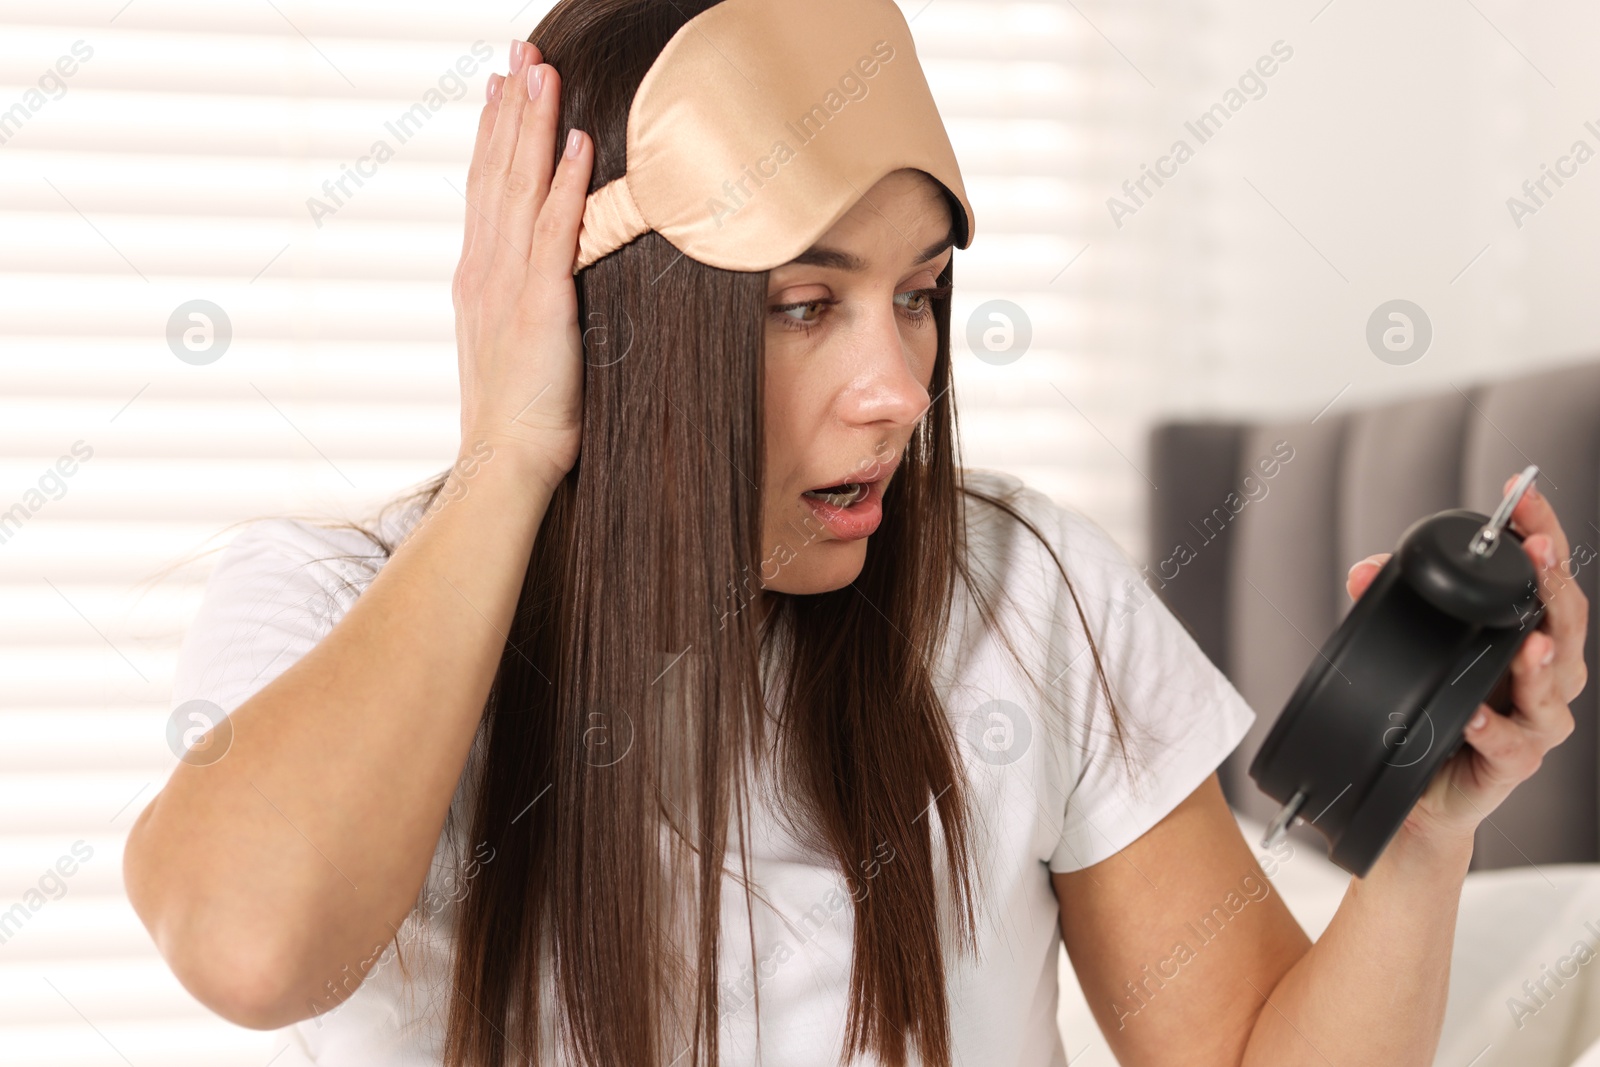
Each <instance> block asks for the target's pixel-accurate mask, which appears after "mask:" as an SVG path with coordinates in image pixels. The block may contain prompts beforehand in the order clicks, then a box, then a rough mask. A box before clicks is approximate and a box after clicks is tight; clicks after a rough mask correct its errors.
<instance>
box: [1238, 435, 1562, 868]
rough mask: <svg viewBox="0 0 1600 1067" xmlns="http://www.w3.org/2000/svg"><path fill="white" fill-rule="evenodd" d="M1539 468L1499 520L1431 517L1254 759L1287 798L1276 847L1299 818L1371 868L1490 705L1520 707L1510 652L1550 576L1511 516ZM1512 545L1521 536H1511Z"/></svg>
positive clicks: (1361, 602) (1519, 485)
mask: <svg viewBox="0 0 1600 1067" xmlns="http://www.w3.org/2000/svg"><path fill="white" fill-rule="evenodd" d="M1538 472H1539V470H1538V467H1537V466H1533V465H1530V466H1528V467H1527V468H1526V469H1524V470H1523V472H1522V474H1521V475H1520V476H1519V477H1518V478H1517V481H1516V483H1515V484H1514V485H1513V486H1512V487H1511V491H1510V492H1508V493H1507V494H1506V496H1505V499H1504V500H1502V501H1501V502H1500V506H1499V507H1498V508H1496V509H1495V513H1494V515H1493V516H1485V515H1482V514H1480V513H1478V512H1476V511H1469V510H1467V509H1465V508H1455V509H1451V510H1449V511H1441V512H1439V513H1438V514H1436V515H1431V516H1428V517H1427V518H1424V519H1419V520H1417V521H1416V522H1415V523H1413V524H1412V525H1411V526H1410V527H1409V528H1408V529H1407V530H1406V531H1405V533H1404V534H1403V535H1402V537H1401V539H1400V544H1399V546H1398V547H1397V548H1396V549H1395V552H1394V555H1393V556H1391V557H1390V558H1389V560H1388V561H1387V562H1385V563H1384V565H1383V567H1382V568H1381V569H1380V570H1379V571H1378V574H1377V576H1376V577H1374V578H1373V580H1372V584H1371V586H1369V587H1368V589H1367V591H1366V592H1365V593H1363V594H1362V595H1361V597H1360V598H1359V599H1357V601H1356V602H1355V605H1354V606H1353V607H1352V608H1351V609H1350V611H1349V613H1348V614H1347V615H1346V616H1345V618H1344V620H1343V621H1342V622H1341V623H1340V624H1339V626H1338V628H1337V629H1336V630H1334V632H1333V634H1332V636H1331V637H1329V638H1328V639H1327V641H1326V642H1325V643H1324V644H1323V646H1322V648H1321V650H1320V651H1319V652H1318V653H1317V657H1316V659H1314V660H1313V661H1312V662H1311V665H1310V667H1309V668H1307V670H1306V673H1305V675H1304V677H1302V678H1301V679H1300V684H1299V685H1298V686H1297V687H1296V688H1295V690H1294V693H1293V694H1292V695H1291V696H1290V697H1289V701H1288V703H1287V704H1285V705H1284V708H1283V712H1282V714H1280V715H1279V716H1278V719H1277V721H1276V722H1274V723H1273V725H1272V729H1271V730H1270V731H1269V732H1268V734H1267V737H1266V740H1265V741H1263V742H1262V744H1261V749H1260V751H1258V752H1257V753H1256V756H1255V759H1254V760H1252V761H1251V763H1250V777H1251V778H1253V779H1255V782H1256V784H1257V785H1258V786H1260V788H1261V790H1262V791H1263V792H1264V793H1266V794H1267V795H1268V796H1270V797H1272V798H1273V799H1274V800H1277V801H1279V802H1281V803H1282V804H1283V808H1282V809H1281V810H1280V811H1279V813H1278V816H1277V818H1276V819H1274V820H1273V821H1272V824H1271V825H1270V826H1269V827H1268V828H1267V833H1266V836H1265V837H1264V838H1263V840H1262V847H1264V848H1269V847H1271V846H1272V845H1273V844H1274V843H1276V841H1277V840H1278V839H1280V838H1281V837H1282V836H1283V835H1284V834H1285V833H1286V832H1287V831H1288V828H1289V825H1290V823H1292V822H1294V821H1295V820H1297V819H1298V820H1300V821H1302V822H1305V823H1307V824H1309V825H1310V826H1312V827H1313V828H1314V829H1316V830H1317V831H1319V832H1320V833H1321V834H1322V835H1323V836H1324V837H1326V838H1327V840H1328V848H1329V856H1330V858H1331V859H1332V860H1333V862H1334V863H1336V864H1338V865H1339V866H1340V867H1342V868H1344V869H1345V870H1346V871H1349V872H1350V873H1351V874H1354V875H1356V876H1358V877H1360V876H1364V875H1365V874H1366V873H1367V871H1368V870H1369V869H1371V867H1372V864H1373V863H1374V862H1375V861H1376V860H1377V858H1378V856H1379V855H1381V854H1382V852H1383V850H1384V848H1385V847H1386V846H1387V845H1388V843H1389V841H1390V839H1391V838H1393V837H1394V835H1395V832H1396V831H1398V830H1399V829H1400V826H1401V824H1402V823H1404V822H1405V818H1406V816H1407V815H1408V814H1410V812H1411V809H1412V807H1414V806H1415V805H1416V802H1417V800H1418V798H1420V797H1421V796H1422V792H1423V790H1424V789H1426V788H1427V785H1428V783H1429V782H1430V781H1431V780H1432V779H1433V776H1434V774H1435V773H1436V772H1437V771H1438V770H1439V767H1440V766H1441V765H1442V764H1443V763H1444V762H1445V761H1446V760H1447V759H1449V758H1450V757H1451V756H1452V755H1453V754H1454V753H1455V751H1456V750H1457V749H1458V748H1460V747H1461V745H1462V744H1463V741H1464V738H1463V734H1464V731H1465V729H1466V725H1467V722H1468V720H1470V719H1471V718H1472V716H1473V713H1474V712H1476V711H1477V709H1478V706H1479V705H1480V704H1485V703H1487V704H1488V705H1489V706H1490V707H1491V708H1493V709H1494V710H1495V711H1497V712H1499V713H1500V714H1502V715H1506V714H1510V712H1511V700H1510V689H1511V674H1510V667H1511V661H1512V659H1513V658H1514V657H1515V656H1516V654H1517V649H1519V648H1521V647H1522V642H1523V641H1524V640H1526V639H1527V637H1528V635H1529V634H1531V633H1532V632H1533V630H1534V628H1535V627H1536V626H1538V624H1539V620H1540V619H1541V618H1542V617H1543V616H1544V602H1543V601H1542V600H1540V599H1539V594H1538V575H1537V573H1536V572H1535V570H1534V567H1533V563H1532V561H1530V560H1529V559H1528V555H1527V553H1526V552H1524V551H1522V550H1521V544H1522V536H1521V535H1520V534H1518V533H1517V532H1516V531H1515V530H1512V529H1511V528H1510V527H1509V526H1508V525H1507V524H1508V523H1509V522H1510V519H1511V512H1512V510H1513V509H1515V508H1516V506H1517V502H1518V501H1519V500H1521V499H1522V494H1523V493H1524V492H1526V491H1527V488H1528V486H1529V485H1531V484H1533V479H1534V477H1535V476H1536V475H1537V474H1538ZM1507 542H1512V543H1509V544H1508V543H1507Z"/></svg>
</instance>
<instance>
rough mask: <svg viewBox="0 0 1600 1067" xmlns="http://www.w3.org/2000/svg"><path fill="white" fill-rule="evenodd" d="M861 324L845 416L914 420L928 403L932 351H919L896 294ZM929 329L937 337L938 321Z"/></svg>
mask: <svg viewBox="0 0 1600 1067" xmlns="http://www.w3.org/2000/svg"><path fill="white" fill-rule="evenodd" d="M858 326H859V329H858V330H857V331H855V336H854V337H852V338H851V341H852V348H853V352H852V359H851V366H852V370H853V376H852V378H851V381H850V384H849V385H848V387H847V388H845V389H844V391H843V392H842V393H841V394H840V396H839V405H840V412H839V415H840V418H842V419H843V420H844V421H845V422H848V423H851V424H855V425H868V424H871V423H890V424H893V425H896V426H912V425H914V424H915V423H916V422H917V420H918V419H920V418H922V416H923V414H924V413H925V412H926V411H927V409H928V389H927V386H926V385H925V384H924V383H923V378H924V376H925V375H927V374H931V373H932V357H931V356H929V357H919V356H918V354H917V350H916V348H915V347H914V346H913V345H912V344H911V343H909V342H908V339H907V337H906V335H905V332H903V331H904V330H905V329H906V328H905V327H902V325H901V323H900V322H899V321H898V318H897V316H896V312H895V308H894V304H893V301H892V300H889V301H884V303H883V305H882V306H881V307H875V308H874V309H873V311H872V313H871V314H869V315H866V316H863V317H862V318H861V319H860V320H859V321H858ZM923 329H925V330H927V331H928V333H929V335H930V341H931V335H932V331H933V324H932V323H929V324H928V325H927V326H925V327H923ZM924 361H925V362H926V363H927V364H928V366H927V368H926V369H925V368H924V367H923V366H922V364H923V362H924Z"/></svg>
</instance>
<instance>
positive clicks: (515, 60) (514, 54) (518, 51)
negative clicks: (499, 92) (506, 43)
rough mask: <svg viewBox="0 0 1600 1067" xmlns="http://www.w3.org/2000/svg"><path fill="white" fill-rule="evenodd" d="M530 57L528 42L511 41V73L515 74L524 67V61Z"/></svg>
mask: <svg viewBox="0 0 1600 1067" xmlns="http://www.w3.org/2000/svg"><path fill="white" fill-rule="evenodd" d="M527 58H528V42H527V41H512V42H511V73H513V74H515V73H516V72H517V71H519V70H521V69H522V64H523V62H524V61H525V60H526V59H527Z"/></svg>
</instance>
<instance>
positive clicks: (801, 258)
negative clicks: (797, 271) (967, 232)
mask: <svg viewBox="0 0 1600 1067" xmlns="http://www.w3.org/2000/svg"><path fill="white" fill-rule="evenodd" d="M955 243H956V228H955V225H954V224H951V226H950V232H949V233H947V234H945V235H944V236H943V237H941V238H939V240H937V241H935V242H933V244H931V245H929V246H928V247H927V248H924V249H923V250H922V251H921V252H920V253H918V255H917V258H916V259H914V260H912V265H913V266H914V265H916V264H918V263H926V262H928V260H930V259H932V258H933V257H934V256H937V255H938V254H939V253H940V252H943V251H944V250H945V249H946V248H949V247H950V246H951V245H953V244H955ZM784 265H785V266H810V267H831V268H832V269H834V270H843V271H849V272H851V273H852V274H859V273H861V272H862V271H864V270H866V269H867V262H866V260H864V259H862V258H861V257H860V256H858V255H856V254H855V253H854V252H846V251H844V250H843V249H839V248H828V247H826V246H825V245H812V246H811V247H810V248H808V249H806V250H805V251H804V252H801V253H800V254H799V255H798V256H795V257H794V258H793V259H791V260H790V261H789V262H788V263H786V264H784Z"/></svg>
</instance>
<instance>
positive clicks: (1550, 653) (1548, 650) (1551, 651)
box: [1539, 638, 1556, 667]
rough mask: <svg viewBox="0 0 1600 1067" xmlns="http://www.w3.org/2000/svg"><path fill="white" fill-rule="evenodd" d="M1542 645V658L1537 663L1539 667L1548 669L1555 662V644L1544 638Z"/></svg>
mask: <svg viewBox="0 0 1600 1067" xmlns="http://www.w3.org/2000/svg"><path fill="white" fill-rule="evenodd" d="M1544 645H1545V648H1544V658H1543V659H1541V660H1540V661H1539V666H1541V667H1548V666H1550V664H1551V663H1553V662H1555V658H1556V643H1555V642H1554V641H1552V640H1550V639H1549V638H1546V639H1545V643H1544Z"/></svg>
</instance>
